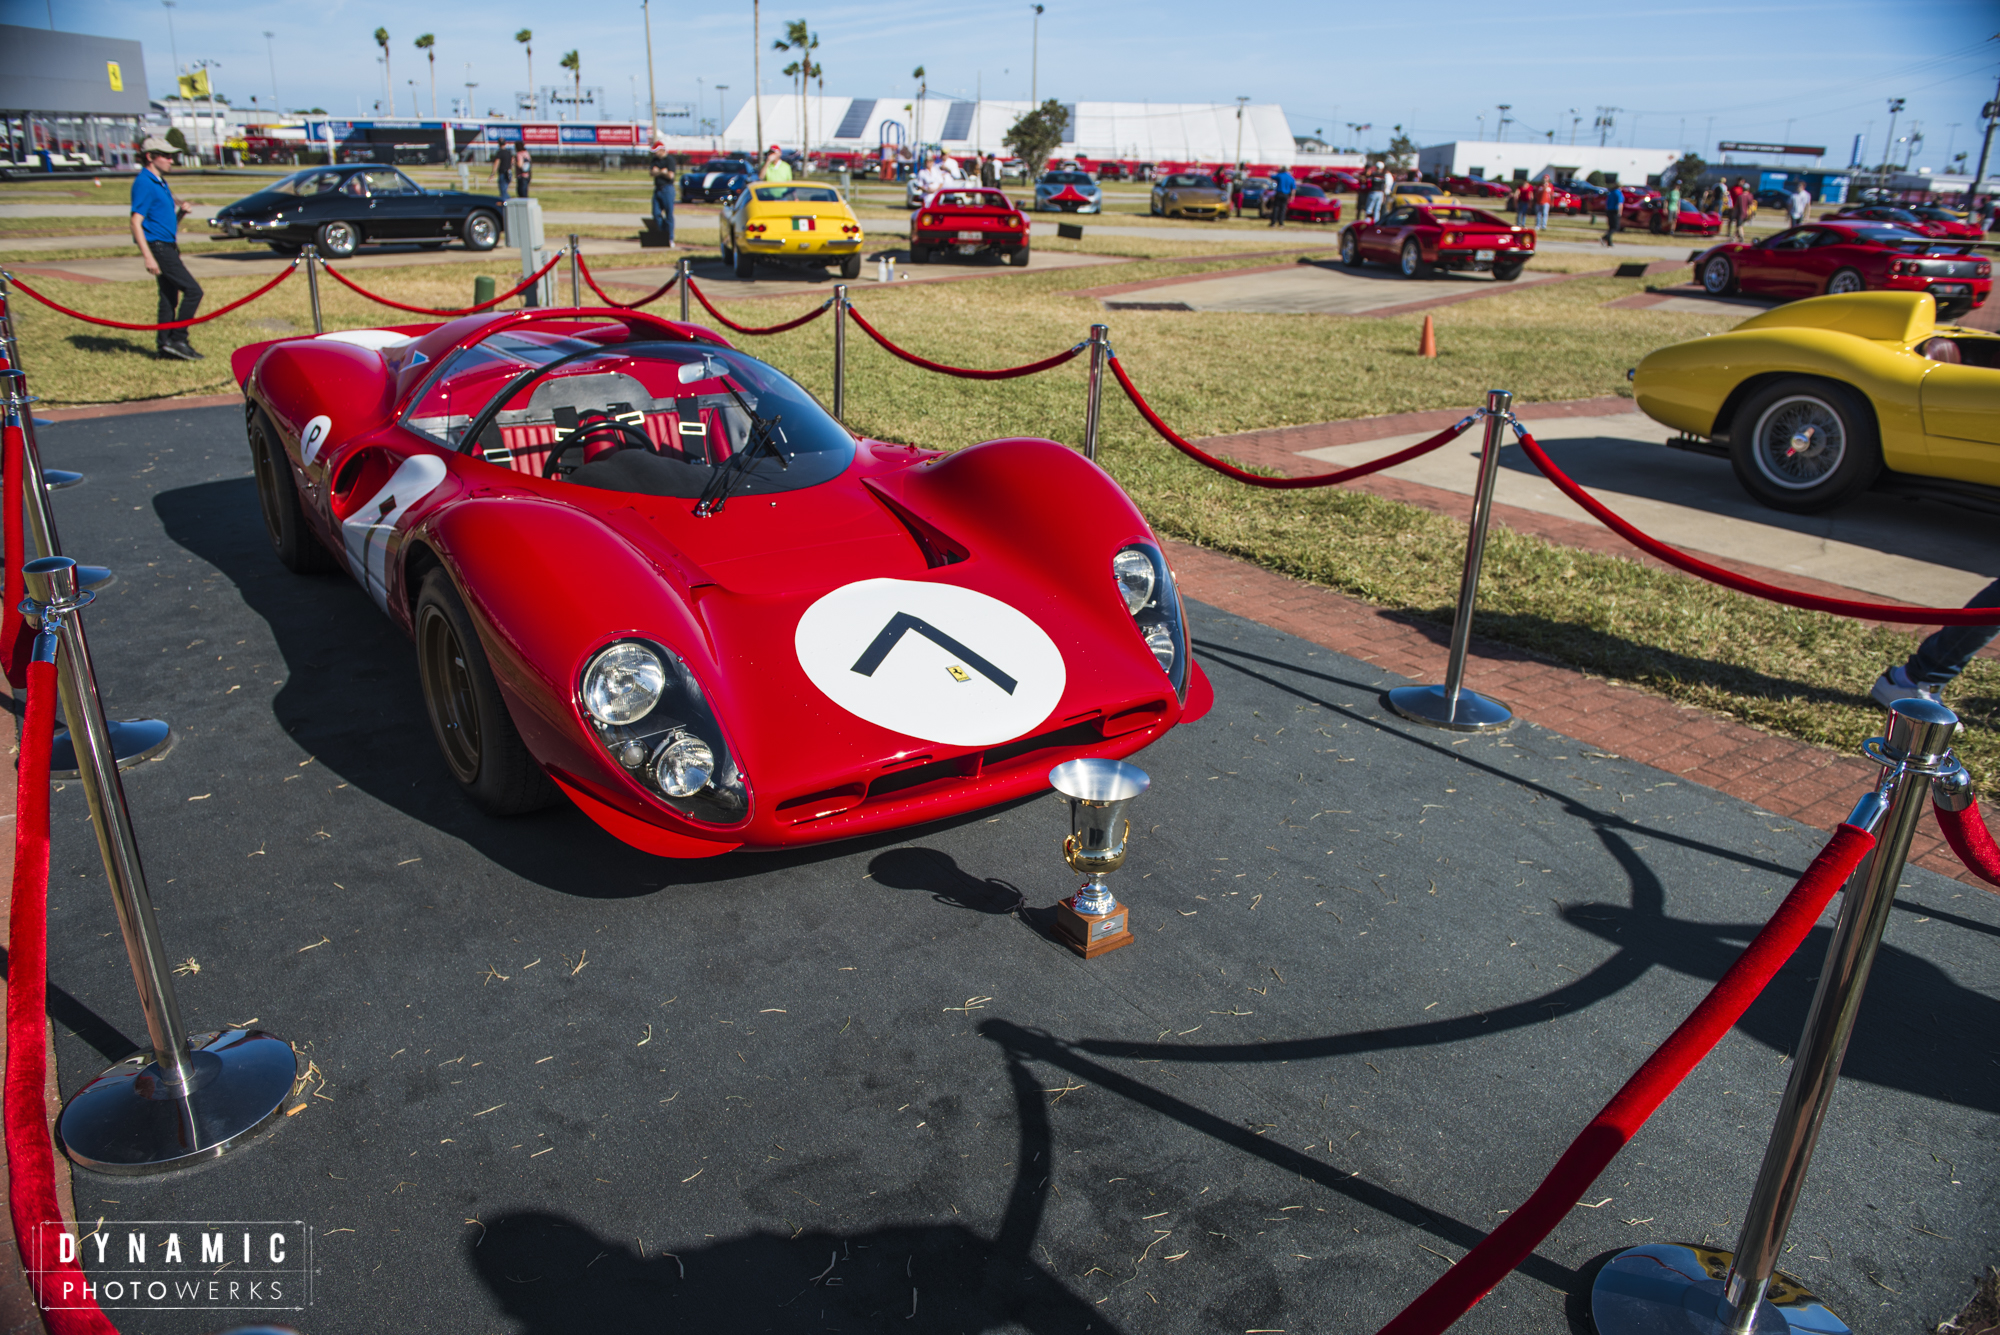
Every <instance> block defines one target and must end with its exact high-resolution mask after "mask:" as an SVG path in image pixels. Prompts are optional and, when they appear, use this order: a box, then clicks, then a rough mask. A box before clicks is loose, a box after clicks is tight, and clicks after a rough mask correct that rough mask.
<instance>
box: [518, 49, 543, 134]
mask: <svg viewBox="0 0 2000 1335" xmlns="http://www.w3.org/2000/svg"><path fill="white" fill-rule="evenodd" d="M514 40H515V41H517V42H519V43H520V44H521V45H522V46H524V47H527V48H528V100H529V102H531V103H532V104H533V106H532V107H531V111H532V113H533V114H535V115H540V114H541V108H542V102H541V98H540V97H539V96H537V95H536V93H535V47H534V41H535V34H534V33H533V32H531V31H529V30H528V29H526V28H523V29H521V31H519V32H517V33H515V34H514Z"/></svg>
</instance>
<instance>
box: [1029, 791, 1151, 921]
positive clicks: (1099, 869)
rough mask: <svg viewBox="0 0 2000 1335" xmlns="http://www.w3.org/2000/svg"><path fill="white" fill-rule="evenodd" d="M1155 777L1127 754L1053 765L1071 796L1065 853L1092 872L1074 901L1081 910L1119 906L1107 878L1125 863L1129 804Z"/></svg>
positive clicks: (1096, 912)
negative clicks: (1127, 760)
mask: <svg viewBox="0 0 2000 1335" xmlns="http://www.w3.org/2000/svg"><path fill="white" fill-rule="evenodd" d="M1152 782H1153V781H1152V779H1150V778H1148V777H1147V775H1146V771H1144V770H1142V769H1140V768H1139V767H1138V766H1137V765H1128V764H1126V763H1125V762H1124V761H1122V760H1095V759H1085V760H1071V761H1067V762H1065V763H1064V764H1061V765H1057V766H1056V767H1055V768H1054V769H1052V770H1050V771H1049V785H1050V786H1051V787H1053V788H1054V789H1055V790H1056V791H1057V792H1059V793H1061V794H1062V795H1063V796H1064V797H1066V798H1068V799H1069V838H1067V839H1065V840H1064V841H1063V857H1064V858H1065V859H1066V860H1067V861H1068V862H1069V865H1070V869H1071V870H1072V871H1076V872H1079V873H1081V874H1083V875H1084V876H1086V877H1088V878H1089V879H1088V880H1086V881H1085V882H1084V883H1083V886H1082V888H1081V889H1079V890H1078V891H1077V892H1076V895H1075V896H1074V897H1073V898H1072V899H1071V900H1070V901H1069V906H1070V907H1071V908H1072V909H1074V910H1076V911H1077V912H1078V913H1081V914H1085V915H1088V916H1092V917H1095V916H1097V915H1099V914H1104V913H1109V912H1111V911H1112V910H1113V909H1115V908H1117V907H1118V900H1117V899H1116V898H1115V897H1114V896H1113V895H1112V893H1111V887H1109V886H1107V885H1106V884H1105V883H1104V878H1105V876H1106V875H1108V874H1109V873H1111V872H1114V871H1117V870H1118V869H1119V868H1120V867H1121V866H1123V865H1124V864H1125V840H1126V837H1127V836H1128V835H1130V834H1131V832H1132V822H1131V821H1129V820H1127V819H1126V818H1125V806H1126V804H1127V803H1129V802H1130V801H1131V800H1132V799H1133V798H1135V797H1137V796H1138V795H1139V794H1141V793H1143V792H1145V791H1146V789H1147V788H1148V787H1150V786H1151V785H1152Z"/></svg>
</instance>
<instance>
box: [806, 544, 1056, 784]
mask: <svg viewBox="0 0 2000 1335" xmlns="http://www.w3.org/2000/svg"><path fill="white" fill-rule="evenodd" d="M794 644H795V647H796V649H797V651H798V656H799V666H800V667H802V668H804V669H805V673H806V676H807V677H808V678H810V679H811V681H812V683H813V685H815V686H817V687H819V689H820V690H821V691H823V692H825V693H826V695H827V697H828V698H830V699H831V700H832V701H833V702H834V703H835V704H837V705H839V706H840V707H841V708H842V709H845V710H847V711H848V712H849V713H851V714H854V715H857V716H859V717H861V718H864V719H866V720H868V721H869V722H870V723H873V724H875V725H877V726H878V727H883V728H888V729H890V730H891V731H893V732H900V733H904V734H906V735H908V736H911V737H918V738H922V739H923V740H925V741H929V742H941V743H943V744H945V745H947V746H991V745H993V744H995V743H998V742H1005V741H1011V740H1012V739H1013V738H1016V737H1020V736H1022V735H1024V734H1026V733H1029V732H1032V731H1034V730H1035V728H1037V727H1038V726H1040V725H1041V723H1042V722H1043V721H1044V720H1046V719H1047V718H1048V716H1049V714H1050V713H1051V712H1052V711H1053V710H1054V709H1055V707H1056V704H1057V702H1058V701H1060V700H1061V699H1062V694H1063V687H1064V685H1065V683H1066V682H1067V681H1068V673H1067V670H1066V669H1065V667H1064V664H1063V656H1062V651H1061V650H1060V649H1058V648H1056V644H1055V641H1054V640H1051V639H1050V638H1049V637H1048V634H1047V632H1045V631H1043V630H1042V628H1041V627H1040V626H1038V625H1036V624H1035V623H1034V622H1033V621H1032V620H1030V619H1029V618H1028V617H1027V616H1026V615H1024V614H1023V613H1021V612H1020V611H1018V610H1016V609H1015V608H1013V607H1010V606H1008V605H1007V604H1006V603H1003V602H1001V601H1000V600H999V599H998V598H992V597H988V596H987V595H986V594H983V593H975V592H973V591H972V590H970V589H961V588H957V587H955V586H953V585H949V584H920V583H917V582H915V581H913V580H901V579H868V580H860V581H858V582H856V583H853V584H848V585H844V586H843V587H841V588H838V589H835V590H834V591H833V592H832V593H829V594H827V595H826V596H825V597H823V598H821V599H820V600H819V601H818V602H816V603H814V604H813V605H812V606H811V607H809V608H807V609H806V613H805V615H804V616H802V617H800V618H799V627H798V632H797V634H796V635H795V637H794Z"/></svg>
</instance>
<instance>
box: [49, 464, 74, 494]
mask: <svg viewBox="0 0 2000 1335" xmlns="http://www.w3.org/2000/svg"><path fill="white" fill-rule="evenodd" d="M81 481H83V474H81V473H72V472H70V471H69V470H68V469H67V468H44V469H43V470H42V486H43V487H45V488H47V489H48V490H50V491H61V490H63V489H64V488H66V487H74V486H75V485H76V484H77V483H79V482H81Z"/></svg>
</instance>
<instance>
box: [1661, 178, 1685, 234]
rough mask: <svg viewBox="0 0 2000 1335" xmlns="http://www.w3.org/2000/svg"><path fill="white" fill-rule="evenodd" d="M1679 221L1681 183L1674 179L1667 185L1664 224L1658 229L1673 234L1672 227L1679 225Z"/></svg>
mask: <svg viewBox="0 0 2000 1335" xmlns="http://www.w3.org/2000/svg"><path fill="white" fill-rule="evenodd" d="M1680 221H1681V183H1680V182H1679V181H1675V182H1674V183H1673V184H1672V185H1670V186H1668V187H1667V209H1666V217H1665V221H1664V224H1663V225H1662V226H1661V228H1660V230H1661V231H1662V232H1665V233H1666V234H1667V235H1668V236H1672V235H1673V234H1674V229H1675V228H1677V227H1679V226H1680Z"/></svg>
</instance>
